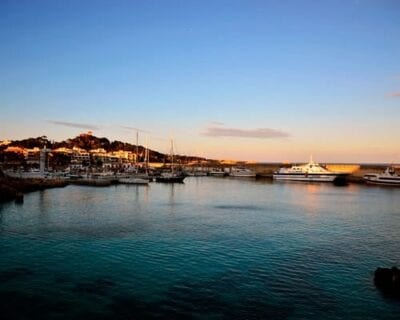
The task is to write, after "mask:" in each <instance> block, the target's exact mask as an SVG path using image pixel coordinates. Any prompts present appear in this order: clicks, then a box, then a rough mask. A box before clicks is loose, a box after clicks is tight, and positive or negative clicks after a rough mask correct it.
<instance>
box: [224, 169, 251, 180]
mask: <svg viewBox="0 0 400 320" xmlns="http://www.w3.org/2000/svg"><path fill="white" fill-rule="evenodd" d="M229 176H230V177H236V178H255V177H256V173H255V172H254V171H252V170H250V169H247V168H242V167H233V168H232V169H231V171H230V173H229Z"/></svg>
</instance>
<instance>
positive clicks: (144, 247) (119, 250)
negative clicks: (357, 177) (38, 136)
mask: <svg viewBox="0 0 400 320" xmlns="http://www.w3.org/2000/svg"><path fill="white" fill-rule="evenodd" d="M399 230H400V189H390V188H381V187H367V186H357V185H350V186H347V187H335V186H333V185H328V184H301V183H300V184H298V183H271V182H268V181H251V180H233V179H229V178H226V179H223V178H222V179H221V178H208V177H202V178H187V179H186V180H185V184H176V185H166V184H156V183H154V184H150V186H149V187H143V186H139V187H137V186H126V185H119V186H113V187H108V188H93V187H84V186H68V187H66V188H64V189H51V190H45V191H42V192H35V193H30V194H27V195H26V196H25V201H24V204H22V205H18V204H14V203H9V204H5V205H2V206H0V308H1V309H0V310H1V313H2V315H1V318H2V319H80V318H82V319H152V318H158V319H160V318H168V319H399V318H400V301H399V300H395V299H393V298H390V297H385V296H383V295H382V294H381V293H380V292H379V291H377V290H376V289H375V287H374V284H373V272H374V270H375V268H376V267H378V266H385V267H391V266H392V265H398V266H399V265H400V231H399Z"/></svg>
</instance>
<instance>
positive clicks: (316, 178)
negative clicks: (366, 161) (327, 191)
mask: <svg viewBox="0 0 400 320" xmlns="http://www.w3.org/2000/svg"><path fill="white" fill-rule="evenodd" d="M338 177H342V176H340V175H337V174H282V173H276V174H274V175H273V176H272V178H273V179H274V180H278V181H301V182H334V181H335V179H337V178H338ZM343 178H344V177H343Z"/></svg>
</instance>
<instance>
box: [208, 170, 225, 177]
mask: <svg viewBox="0 0 400 320" xmlns="http://www.w3.org/2000/svg"><path fill="white" fill-rule="evenodd" d="M207 175H208V176H211V177H225V176H226V175H227V173H226V172H225V171H224V170H223V169H212V170H210V171H208V173H207Z"/></svg>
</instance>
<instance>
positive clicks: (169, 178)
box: [156, 139, 186, 183]
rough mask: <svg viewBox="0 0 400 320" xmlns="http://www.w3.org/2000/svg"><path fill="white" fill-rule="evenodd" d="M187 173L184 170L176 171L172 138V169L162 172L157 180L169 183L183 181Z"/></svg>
mask: <svg viewBox="0 0 400 320" xmlns="http://www.w3.org/2000/svg"><path fill="white" fill-rule="evenodd" d="M185 177H186V175H185V174H184V173H183V172H182V171H176V170H175V167H174V142H173V140H172V139H171V171H164V172H161V174H160V175H159V176H157V177H156V182H167V183H183V180H184V179H185Z"/></svg>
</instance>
